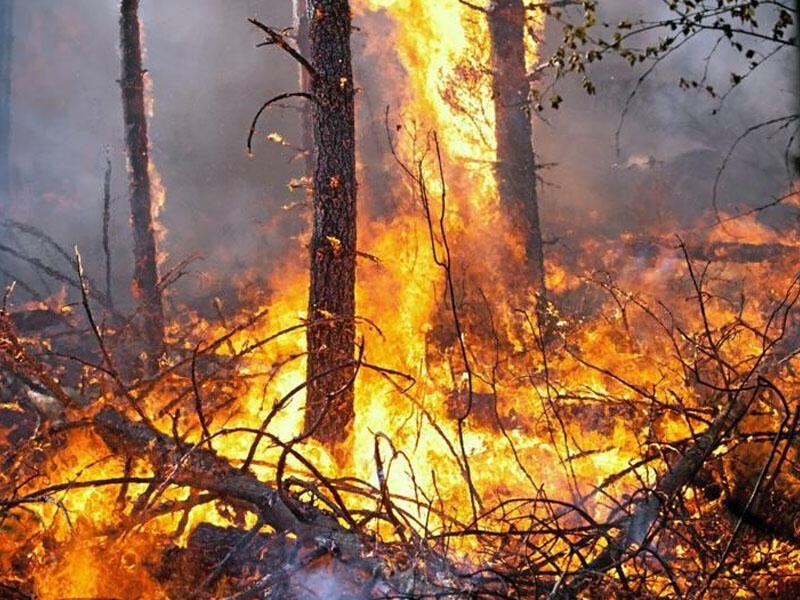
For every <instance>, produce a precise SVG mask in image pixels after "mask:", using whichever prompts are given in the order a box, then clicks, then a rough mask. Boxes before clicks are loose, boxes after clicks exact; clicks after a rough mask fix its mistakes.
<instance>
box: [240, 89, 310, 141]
mask: <svg viewBox="0 0 800 600" xmlns="http://www.w3.org/2000/svg"><path fill="white" fill-rule="evenodd" d="M287 98H306V99H308V100H311V101H312V102H313V101H314V100H315V99H314V96H312V95H311V94H309V93H307V92H287V93H285V94H278V95H277V96H275V97H274V98H270V99H269V100H267V101H266V102H264V104H262V105H261V108H259V109H258V112H256V116H255V117H253V122H252V123H251V124H250V132H249V133H248V134H247V154H249V155H250V156H253V136H254V135H255V133H256V124H257V123H258V119H259V118H260V117H261V113H263V112H264V111H265V110H266V109H267V108H268V107H269V106H271V105H272V104H275V103H276V102H280V101H281V100H286V99H287Z"/></svg>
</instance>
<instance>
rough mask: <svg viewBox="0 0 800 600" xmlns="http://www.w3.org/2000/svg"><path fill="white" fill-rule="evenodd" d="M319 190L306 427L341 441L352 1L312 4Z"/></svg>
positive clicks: (349, 262) (345, 404)
mask: <svg viewBox="0 0 800 600" xmlns="http://www.w3.org/2000/svg"><path fill="white" fill-rule="evenodd" d="M308 8H309V11H308V15H309V48H310V53H311V54H310V64H311V68H312V75H311V91H312V96H313V98H314V109H313V117H314V118H313V122H314V151H315V157H314V158H315V170H314V182H313V185H314V196H313V210H314V216H313V226H312V227H313V228H312V232H311V244H310V254H311V284H310V288H309V299H308V330H307V342H308V369H307V379H308V390H307V392H308V395H307V404H306V420H305V430H306V432H307V433H311V434H312V435H313V436H314V437H316V438H317V439H319V440H322V441H325V442H328V443H336V442H341V441H343V440H344V439H345V438H346V437H347V433H348V427H349V426H350V423H351V421H352V418H353V378H354V373H355V366H354V362H353V353H354V349H355V348H354V345H355V344H354V338H355V324H354V320H353V318H354V314H355V266H356V265H355V257H356V182H355V124H354V113H353V95H354V87H353V74H352V66H351V63H350V6H349V3H348V2H347V0H311V1H310V2H309V3H308Z"/></svg>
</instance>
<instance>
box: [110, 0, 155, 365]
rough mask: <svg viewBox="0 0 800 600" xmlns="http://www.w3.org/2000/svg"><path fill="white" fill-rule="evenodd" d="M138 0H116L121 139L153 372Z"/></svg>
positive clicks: (151, 238) (151, 244)
mask: <svg viewBox="0 0 800 600" xmlns="http://www.w3.org/2000/svg"><path fill="white" fill-rule="evenodd" d="M138 9H139V0H122V4H121V7H120V11H121V12H120V21H119V25H120V45H121V50H122V79H121V80H120V86H121V87H122V111H123V117H124V121H125V143H126V145H127V148H128V161H129V163H130V194H131V195H130V202H131V223H132V227H133V245H134V247H133V252H134V260H135V265H134V272H133V289H134V293H135V294H136V296H137V298H138V301H139V310H140V316H141V319H142V328H143V335H144V340H145V343H146V345H147V363H146V368H147V370H148V371H150V372H151V373H152V372H155V371H156V370H157V368H158V358H159V356H160V355H161V352H162V350H163V344H164V307H163V305H162V300H161V291H160V290H159V288H158V270H157V267H156V240H155V232H154V227H153V212H152V197H151V191H150V174H149V172H148V167H149V164H150V160H149V148H148V138H147V116H146V114H145V101H144V70H143V69H142V46H141V40H140V34H139V17H138Z"/></svg>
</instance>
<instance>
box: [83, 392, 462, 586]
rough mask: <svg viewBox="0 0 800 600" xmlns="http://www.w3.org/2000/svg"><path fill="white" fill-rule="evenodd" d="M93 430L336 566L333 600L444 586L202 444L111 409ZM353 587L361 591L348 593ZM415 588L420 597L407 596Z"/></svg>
mask: <svg viewBox="0 0 800 600" xmlns="http://www.w3.org/2000/svg"><path fill="white" fill-rule="evenodd" d="M94 429H95V431H96V432H97V434H98V435H99V436H100V437H101V438H102V439H103V441H104V442H105V444H106V445H107V446H108V447H109V449H111V450H112V451H113V452H114V453H115V454H117V455H118V456H121V457H131V458H135V459H145V460H147V461H148V462H149V463H150V465H151V466H152V467H153V469H154V471H155V472H156V480H157V483H158V484H160V485H177V486H184V487H190V488H193V489H196V490H204V491H206V492H210V493H212V494H214V495H215V496H217V497H218V498H221V499H224V500H226V501H227V502H230V503H231V504H234V505H238V506H240V507H243V508H245V509H248V510H251V511H252V512H254V513H255V514H257V515H258V516H259V519H260V520H261V521H262V522H263V523H265V524H266V525H268V526H270V527H271V528H272V529H274V530H275V532H276V533H277V534H281V533H289V534H292V536H293V537H295V538H296V548H297V551H298V552H299V553H301V554H302V555H303V556H304V557H305V559H302V557H301V559H300V562H299V563H298V564H300V566H303V567H306V566H307V565H308V564H310V563H312V562H315V561H317V560H322V561H327V562H326V564H327V566H326V568H325V570H326V571H327V572H330V570H331V569H332V570H333V571H334V572H339V573H341V577H337V580H339V581H340V582H349V583H347V585H345V586H344V587H343V588H341V589H340V590H339V591H340V592H341V593H337V594H334V595H332V596H329V597H336V598H339V597H342V598H344V597H354V596H355V597H365V598H372V597H419V596H424V595H425V594H430V593H434V594H441V593H442V591H441V588H439V587H437V586H436V585H435V584H434V583H431V582H429V581H428V580H427V578H426V576H425V574H424V573H423V572H421V571H420V570H419V566H418V565H417V564H416V562H417V561H414V560H410V561H408V562H409V568H408V569H405V570H396V569H393V568H392V567H391V565H389V564H388V563H387V562H386V561H385V560H384V559H382V558H381V557H380V553H379V552H378V551H377V547H378V545H379V543H378V542H377V541H376V540H374V539H371V538H368V537H364V536H362V535H360V534H359V533H358V532H356V531H353V530H349V529H346V528H345V527H344V526H342V525H341V524H340V523H339V522H338V521H337V520H336V519H334V518H333V517H332V516H330V515H328V514H325V513H322V512H321V511H319V510H317V509H316V508H314V507H312V506H310V505H304V504H301V503H300V502H299V501H296V502H298V504H297V506H292V507H290V506H289V505H288V504H287V503H286V496H285V495H284V494H282V493H281V492H279V491H278V490H277V489H275V488H274V487H272V486H270V485H268V484H265V483H263V482H261V481H259V480H258V479H256V477H254V476H253V475H252V474H250V473H248V472H243V471H241V470H240V469H237V468H235V467H233V466H232V465H231V464H230V463H229V462H228V461H227V460H226V459H225V458H223V457H220V456H218V455H217V454H215V453H214V452H212V451H209V450H207V449H205V448H201V447H200V446H198V445H191V444H186V443H182V442H177V441H176V440H175V439H174V438H172V437H170V436H168V435H166V434H164V433H161V432H159V431H157V430H155V429H153V428H152V427H150V426H149V425H147V424H145V423H141V422H135V421H132V420H130V419H128V418H127V417H126V416H124V415H123V414H121V413H119V412H117V411H116V410H114V409H113V408H110V407H106V408H103V409H101V410H100V411H99V412H98V413H97V415H96V416H95V417H94ZM292 502H294V500H292ZM244 534H245V532H243V531H241V532H239V533H236V532H231V531H229V532H227V533H225V532H212V531H211V530H207V529H204V530H201V531H200V532H198V533H196V534H195V535H196V536H201V537H202V536H206V537H207V536H211V537H215V536H217V535H221V536H222V537H224V538H225V539H226V540H227V542H228V543H229V544H230V542H232V541H233V538H237V539H240V538H241V535H244ZM228 536H230V537H228ZM196 539H199V538H196ZM254 539H256V541H255V542H254V543H255V544H256V545H257V544H258V543H260V542H262V541H264V540H265V539H266V538H264V537H263V536H256V538H254ZM275 544H278V545H280V541H277V542H275V541H270V542H269V544H268V545H270V546H274V545H275ZM210 552H211V554H205V555H204V556H203V558H202V561H204V563H208V564H210V563H211V562H213V561H215V560H217V559H219V558H220V555H221V554H222V552H221V551H220V552H216V551H210ZM247 552H249V551H245V555H246V553H247ZM429 562H430V565H428V567H429V568H431V565H435V568H436V569H437V570H438V573H439V574H441V573H442V572H443V571H446V570H448V569H453V567H452V566H449V565H448V564H447V563H445V562H444V561H442V560H441V559H439V558H438V557H435V556H434V555H431V559H430V561H429ZM289 570H291V568H290V569H289ZM453 570H454V569H453ZM161 575H162V576H163V578H165V579H169V578H170V577H171V576H172V575H171V574H170V572H169V570H168V569H167V570H164V571H162V572H161ZM278 575H280V573H279V574H278ZM275 577H276V574H275V573H273V574H267V575H265V576H264V577H262V578H261V579H260V580H259V581H258V582H256V583H254V584H253V585H254V588H255V591H257V589H258V588H259V586H261V589H262V590H263V589H264V588H265V587H267V586H269V587H271V586H273V585H277V584H278V582H277V581H276V579H275ZM353 582H355V583H356V584H357V586H358V588H360V589H358V590H355V591H354V590H351V589H349V588H350V587H351V584H352V583H353ZM412 590H414V593H415V594H419V596H417V595H409V594H411V592H412ZM242 597H256V596H242ZM281 597H284V596H281ZM285 597H289V598H291V597H297V598H308V597H312V598H313V597H315V596H313V595H312V596H308V595H307V594H305V595H304V594H302V593H298V594H297V595H296V596H293V595H288V596H285ZM321 597H324V596H321Z"/></svg>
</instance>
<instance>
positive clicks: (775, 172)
mask: <svg viewBox="0 0 800 600" xmlns="http://www.w3.org/2000/svg"><path fill="white" fill-rule="evenodd" d="M598 4H599V9H600V10H601V11H602V12H601V15H600V18H599V20H601V21H609V22H611V23H615V22H619V21H620V20H622V19H628V20H631V21H634V20H636V19H638V18H640V17H642V18H647V19H658V18H664V17H665V16H668V15H669V13H668V11H667V8H666V7H665V6H664V5H660V4H659V3H653V2H646V1H636V2H631V1H625V2H622V1H619V0H616V1H610V2H603V3H598ZM604 33H606V35H608V30H606V32H604ZM547 35H549V37H548V39H547V41H548V43H549V44H550V45H549V46H546V48H545V53H546V52H547V49H548V48H552V44H553V43H554V42H555V41H556V39H555V38H556V37H557V31H553V30H552V29H550V30H548V31H547V32H546V36H547ZM659 35H661V36H664V35H667V32H666V31H663V30H662V31H659V32H658V33H657V34H654V35H653V36H652V37H651V38H649V40H648V39H646V40H643V41H642V42H640V43H639V44H638V45H639V46H644V45H645V41H648V42H650V43H652V42H654V41H656V40H657V39H658V36H659ZM719 37H720V36H719V35H715V34H713V33H711V32H709V33H708V34H707V35H700V36H698V37H697V38H696V39H694V40H693V41H691V42H690V43H688V44H686V45H685V46H684V47H682V48H680V49H679V50H678V51H676V52H674V53H673V54H671V55H670V56H669V57H667V58H666V59H664V60H663V61H661V62H659V64H658V65H656V66H655V68H653V69H652V71H651V72H649V74H647V75H646V76H644V77H643V75H644V74H645V73H646V71H647V70H648V69H649V67H650V66H651V63H644V64H640V65H637V66H636V67H635V68H632V67H630V66H629V65H628V64H627V63H625V62H624V61H622V60H620V59H618V58H616V59H615V58H614V57H607V58H605V59H604V60H603V61H602V62H600V63H595V64H594V65H592V66H591V67H590V69H589V75H590V77H591V78H592V80H593V82H594V83H595V85H596V86H597V93H596V95H594V96H589V95H587V94H586V93H585V92H584V91H583V90H582V89H581V82H580V81H579V78H577V77H573V78H567V79H565V80H563V81H561V82H558V83H557V84H556V87H555V90H554V91H557V92H558V93H560V95H561V96H563V97H564V102H563V104H562V105H561V108H560V109H559V110H549V109H545V110H544V111H543V113H542V114H541V115H540V118H539V120H538V122H537V123H536V134H535V141H536V147H537V152H538V153H539V156H540V159H541V160H543V161H544V162H546V163H555V166H554V167H553V168H551V169H547V170H545V171H544V172H543V173H542V176H543V178H544V180H545V185H544V186H543V194H542V195H543V216H544V219H545V221H546V224H548V225H549V227H550V231H551V232H552V233H553V234H555V235H558V234H561V235H563V234H564V233H566V231H565V229H564V227H563V226H562V225H560V223H563V222H564V221H563V215H565V214H567V215H568V214H570V213H572V212H573V211H575V210H580V211H583V212H584V214H585V215H586V216H587V218H588V219H587V221H588V222H589V223H591V224H592V226H593V227H596V226H597V225H602V226H603V227H605V229H606V231H607V232H608V233H609V234H610V235H614V234H616V233H618V232H619V231H624V230H638V229H639V228H641V227H642V226H643V225H644V226H650V225H653V224H655V225H659V226H661V227H662V230H663V229H666V230H669V229H670V228H672V229H673V231H680V230H682V229H683V228H687V227H692V226H697V225H698V219H700V222H703V223H705V224H709V223H710V222H711V219H710V218H704V217H702V215H704V214H706V213H708V211H710V209H711V206H712V198H713V194H714V181H715V179H716V178H717V176H718V174H719V185H718V189H717V205H718V207H719V208H720V209H721V210H725V211H729V212H736V211H739V210H742V209H744V208H747V207H753V206H760V205H764V204H767V203H768V202H770V201H771V200H772V199H773V198H774V197H777V196H779V195H781V194H783V193H785V192H786V190H787V188H788V185H789V183H790V179H791V177H790V175H789V174H788V173H787V169H786V160H785V159H786V156H785V150H786V147H787V143H788V139H789V134H790V133H791V132H787V131H786V130H784V131H782V132H779V131H778V132H776V130H777V128H776V127H773V128H764V129H758V130H756V131H754V132H753V133H752V134H750V135H748V136H747V138H746V140H745V141H743V142H742V143H740V144H738V145H737V146H736V148H735V150H734V152H733V153H732V154H731V155H730V157H728V158H726V157H727V155H728V154H729V152H730V151H731V149H732V148H733V146H734V143H735V142H736V140H737V138H738V137H739V136H741V135H742V134H744V133H745V132H746V131H747V130H748V129H749V128H752V127H754V126H757V125H759V124H761V123H765V122H767V121H769V120H770V119H774V118H776V117H780V116H784V115H786V114H790V113H792V112H794V111H795V110H796V108H795V103H796V98H797V67H796V65H794V64H792V63H793V61H794V60H796V58H795V56H794V54H793V53H792V52H791V51H784V52H783V53H782V54H779V55H776V56H775V57H773V59H771V60H769V61H767V62H766V63H765V64H764V66H763V67H760V68H759V69H758V70H757V71H755V72H754V73H753V74H751V75H749V76H748V78H747V79H746V80H745V81H744V82H743V83H742V84H741V85H740V86H738V87H736V88H735V89H733V90H732V91H731V92H730V93H729V94H728V95H726V96H725V98H724V100H723V99H722V98H721V97H717V98H713V97H711V96H710V95H709V94H708V93H706V92H704V91H697V90H694V89H690V90H683V89H681V88H680V86H679V85H678V82H679V81H680V79H681V78H685V79H687V80H691V79H697V80H701V79H702V78H703V77H704V76H705V78H706V83H707V84H708V85H712V86H713V87H714V89H715V91H716V92H717V94H718V96H721V95H722V94H724V93H725V92H726V90H728V89H729V85H730V77H731V73H740V74H741V73H744V72H746V65H747V62H748V61H747V60H745V59H744V57H743V55H742V54H741V53H739V52H736V51H735V50H733V49H732V48H731V47H730V44H729V43H727V41H726V40H723V41H722V42H721V43H717V41H718V39H719ZM707 58H708V60H706V59H707ZM640 78H642V79H641V80H640ZM548 216H554V217H555V218H552V219H549V218H548ZM791 216H792V215H791V210H789V209H786V208H778V209H774V210H772V211H769V212H766V213H764V214H763V215H761V218H763V219H765V220H767V221H770V222H772V223H775V224H777V223H780V222H782V221H785V220H786V219H787V218H790V217H791ZM554 230H555V231H554Z"/></svg>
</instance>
